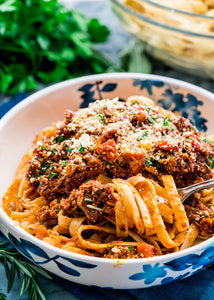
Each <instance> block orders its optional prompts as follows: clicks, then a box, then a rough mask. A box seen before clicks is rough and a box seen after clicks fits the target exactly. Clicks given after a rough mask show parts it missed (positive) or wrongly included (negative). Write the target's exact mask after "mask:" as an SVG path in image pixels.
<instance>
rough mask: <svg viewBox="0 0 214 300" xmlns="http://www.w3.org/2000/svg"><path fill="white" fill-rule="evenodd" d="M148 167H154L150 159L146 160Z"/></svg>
mask: <svg viewBox="0 0 214 300" xmlns="http://www.w3.org/2000/svg"><path fill="white" fill-rule="evenodd" d="M146 165H147V166H149V167H151V166H152V162H151V161H150V160H148V158H146Z"/></svg>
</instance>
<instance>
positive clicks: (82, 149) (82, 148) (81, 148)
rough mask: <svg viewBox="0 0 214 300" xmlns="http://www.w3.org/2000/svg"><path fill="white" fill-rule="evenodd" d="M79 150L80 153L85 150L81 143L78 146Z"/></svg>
mask: <svg viewBox="0 0 214 300" xmlns="http://www.w3.org/2000/svg"><path fill="white" fill-rule="evenodd" d="M78 150H79V152H80V153H83V151H84V150H85V147H83V146H82V145H80V146H79V148H78Z"/></svg>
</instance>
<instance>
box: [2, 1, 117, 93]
mask: <svg viewBox="0 0 214 300" xmlns="http://www.w3.org/2000/svg"><path fill="white" fill-rule="evenodd" d="M32 12H33V17H32V18H29V16H30V15H32ZM0 15H1V22H0V23H1V25H0V39H1V45H0V52H1V56H0V65H1V68H0V92H3V93H6V94H15V93H17V92H27V91H32V90H34V89H36V88H37V86H38V83H39V82H42V83H44V84H49V83H52V82H57V81H61V80H64V79H69V78H73V77H76V76H81V75H84V74H86V73H89V72H91V73H93V72H104V71H105V70H106V69H107V68H109V67H110V66H112V62H110V61H109V60H108V59H106V58H105V57H104V56H102V55H101V54H100V53H99V52H98V51H97V50H96V49H95V43H103V42H105V41H106V40H107V38H108V36H109V34H110V31H109V29H108V28H107V27H106V26H105V25H102V24H100V22H99V21H98V20H97V19H89V18H88V17H86V16H85V15H83V14H82V13H80V12H79V11H77V10H75V9H71V10H67V9H65V7H64V6H63V4H61V3H59V1H56V0H49V1H44V0H36V1H32V0H25V1H18V0H5V1H0ZM32 49H33V51H32Z"/></svg>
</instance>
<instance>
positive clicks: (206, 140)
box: [203, 138, 212, 144]
mask: <svg viewBox="0 0 214 300" xmlns="http://www.w3.org/2000/svg"><path fill="white" fill-rule="evenodd" d="M203 141H204V142H205V143H208V144H209V143H212V142H211V141H210V140H208V139H206V138H205V139H203Z"/></svg>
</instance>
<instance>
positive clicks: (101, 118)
mask: <svg viewBox="0 0 214 300" xmlns="http://www.w3.org/2000/svg"><path fill="white" fill-rule="evenodd" d="M98 118H99V121H100V123H101V124H103V115H100V114H99V115H98Z"/></svg>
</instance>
